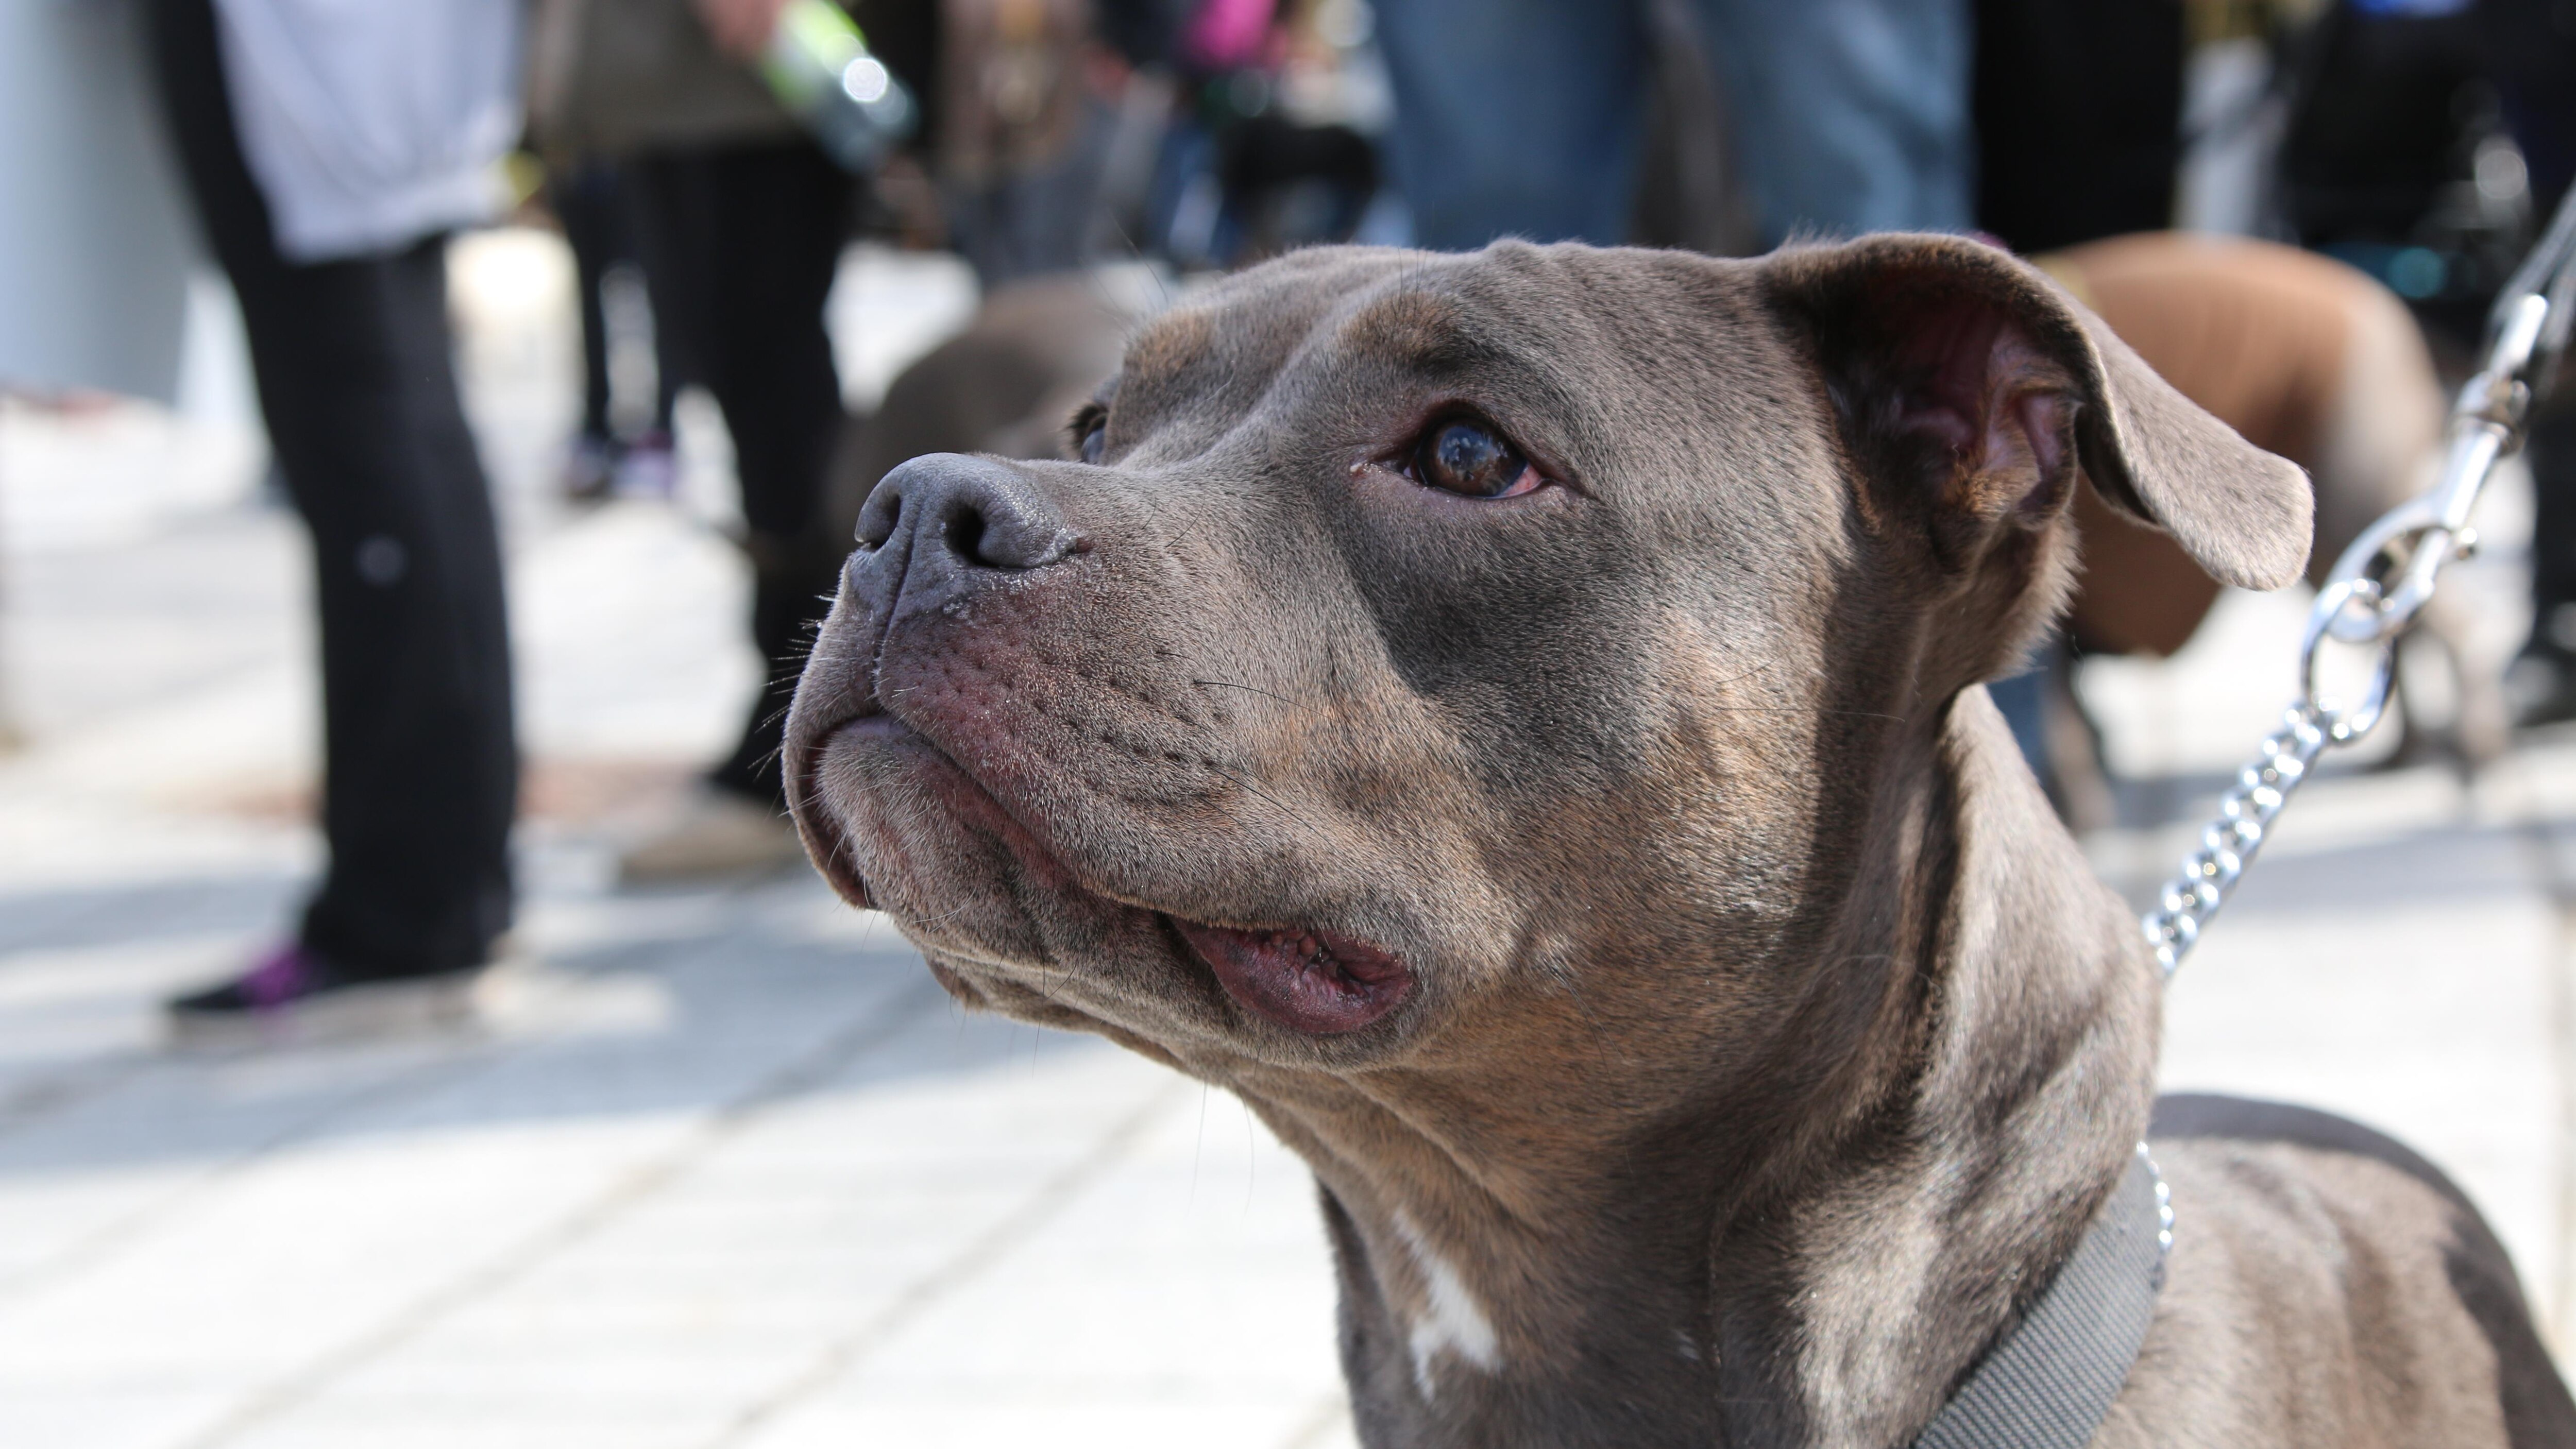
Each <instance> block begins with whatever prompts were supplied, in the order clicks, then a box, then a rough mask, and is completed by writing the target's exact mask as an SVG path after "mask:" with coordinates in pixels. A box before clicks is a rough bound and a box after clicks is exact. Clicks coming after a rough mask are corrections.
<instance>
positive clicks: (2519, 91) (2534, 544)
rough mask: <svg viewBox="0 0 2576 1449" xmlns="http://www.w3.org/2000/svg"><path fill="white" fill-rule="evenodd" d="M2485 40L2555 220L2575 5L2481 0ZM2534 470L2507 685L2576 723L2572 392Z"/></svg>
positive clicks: (2533, 705) (2526, 712)
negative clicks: (2526, 625) (2522, 602)
mask: <svg viewBox="0 0 2576 1449" xmlns="http://www.w3.org/2000/svg"><path fill="white" fill-rule="evenodd" d="M2480 20H2481V39H2482V40H2483V42H2484V45H2485V53H2486V56H2487V62H2488V67H2489V74H2490V75H2492V76H2493V77H2494V79H2495V83H2496V87H2497V90H2498V93H2499V94H2498V100H2499V102H2500V106H2499V110H2500V112H2501V114H2502V116H2503V119H2504V122H2505V125H2506V127H2507V129H2508V130H2509V132H2510V133H2511V135H2512V136H2513V139H2514V142H2515V148H2516V150H2517V152H2518V153H2519V156H2520V159H2521V161H2522V163H2523V179H2524V183H2525V185H2526V187H2527V188H2528V191H2529V195H2530V200H2531V210H2532V214H2533V216H2534V217H2536V218H2538V219H2540V220H2541V221H2543V222H2544V223H2545V222H2546V220H2547V219H2548V218H2549V217H2551V216H2553V215H2555V214H2556V213H2557V210H2558V207H2559V205H2560V203H2561V201H2562V199H2563V198H2564V197H2565V196H2566V195H2567V192H2568V187H2569V185H2570V182H2571V180H2576V5H2567V4H2561V3H2556V0H2485V3H2484V4H2483V5H2481V7H2480ZM2524 457H2525V459H2526V461H2527V462H2528V463H2529V465H2530V468H2531V481H2532V493H2533V503H2534V512H2533V516H2532V520H2531V535H2532V537H2531V632H2530V635H2529V637H2528V639H2527V640H2526V641H2525V642H2524V644H2523V646H2522V650H2521V652H2520V654H2519V656H2518V657H2517V658H2516V659H2515V661H2514V664H2513V668H2512V672H2511V674H2510V675H2509V676H2508V680H2507V683H2508V685H2509V686H2510V688H2511V690H2512V692H2513V695H2514V706H2515V713H2516V721H2517V723H2521V724H2525V725H2543V724H2557V723H2561V722H2564V721H2566V720H2571V719H2576V386H2570V385H2569V383H2568V380H2567V378H2566V375H2565V369H2564V368H2562V369H2561V372H2560V377H2559V379H2558V385H2557V386H2556V387H2555V388H2554V389H2550V390H2548V391H2547V392H2545V393H2544V394H2543V395H2542V396H2541V397H2540V398H2538V399H2536V400H2535V405H2534V409H2533V415H2532V423H2531V436H2530V440H2529V443H2528V445H2527V447H2526V450H2525V454H2524Z"/></svg>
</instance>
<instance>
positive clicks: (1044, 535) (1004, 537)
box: [859, 453, 1076, 569]
mask: <svg viewBox="0 0 2576 1449" xmlns="http://www.w3.org/2000/svg"><path fill="white" fill-rule="evenodd" d="M906 535H909V536H908V537H907V536H906ZM859 542H860V543H862V544H865V545H867V546H868V547H869V548H872V549H877V550H880V551H883V550H885V548H886V545H887V544H888V543H890V542H895V543H906V544H909V545H910V546H909V547H907V548H899V549H896V550H894V551H893V553H894V556H895V557H898V558H901V559H903V560H904V561H905V563H906V564H907V565H908V566H910V567H915V568H918V567H921V566H923V565H928V564H932V563H934V562H937V563H945V564H948V565H950V566H952V567H954V566H956V565H960V564H962V565H965V566H967V567H970V568H987V569H1034V568H1043V567H1045V566H1046V565H1048V564H1051V563H1054V562H1056V561H1057V560H1058V559H1061V558H1063V557H1064V556H1065V555H1067V554H1069V553H1071V552H1072V551H1073V547H1074V544H1075V542H1076V539H1075V536H1074V532H1073V530H1072V529H1071V528H1068V527H1066V526H1065V521H1064V515H1063V513H1061V512H1060V511H1058V510H1057V508H1056V506H1055V503H1054V501H1053V500H1051V499H1049V498H1048V497H1047V496H1046V495H1045V494H1044V493H1042V492H1040V491H1039V490H1038V488H1037V487H1036V485H1034V484H1032V483H1031V482H1029V480H1028V479H1026V478H1023V477H1021V476H1020V473H1019V470H1017V469H1015V468H1013V467H1011V466H1010V465H1009V464H1007V463H1001V462H996V461H994V460H993V459H990V458H969V457H966V456H965V455H963V454H960V453H928V454H924V455H923V456H921V457H918V458H915V459H913V460H912V461H910V462H908V463H905V464H904V465H903V466H901V467H899V468H897V469H895V470H894V471H893V472H891V473H888V474H887V475H885V477H883V478H881V479H879V480H878V481H877V486H876V489H875V491H873V492H871V493H870V494H868V501H867V503H866V505H865V506H864V507H862V508H861V509H860V510H859Z"/></svg>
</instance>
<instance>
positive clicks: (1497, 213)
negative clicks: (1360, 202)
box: [1376, 0, 1646, 251]
mask: <svg viewBox="0 0 2576 1449" xmlns="http://www.w3.org/2000/svg"><path fill="white" fill-rule="evenodd" d="M1376 14H1377V35H1378V44H1379V46H1380V48H1381V49H1382V50H1383V51H1384V53H1385V55H1386V66H1387V75H1388V78H1389V79H1390V80H1391V81H1392V82H1393V84H1394V87H1395V105H1396V124H1395V126H1394V128H1393V130H1392V131H1391V132H1389V134H1388V139H1387V146H1388V150H1389V152H1390V157H1389V159H1390V160H1391V161H1392V163H1393V165H1394V171H1395V181H1396V185H1397V187H1398V189H1399V190H1400V191H1401V192H1402V193H1403V195H1404V199H1405V204H1406V206H1407V207H1408V208H1410V210H1411V211H1412V213H1413V234H1414V241H1415V244H1416V245H1418V246H1423V247H1428V248H1431V249H1433V250H1435V251H1465V250H1470V249H1472V248H1475V247H1480V246H1483V245H1484V244H1485V243H1487V242H1489V241H1492V240H1493V239H1494V238H1496V237H1498V236H1520V237H1527V238H1529V239H1530V240H1532V241H1588V242H1597V243H1600V244H1602V245H1605V246H1615V245H1617V244H1618V243H1620V242H1622V241H1624V240H1626V238H1627V230H1628V213H1629V203H1630V201H1631V199H1632V198H1631V195H1630V193H1631V192H1633V191H1634V190H1635V189H1636V181H1637V156H1638V149H1639V144H1640V141H1641V134H1640V127H1641V125H1642V122H1643V118H1644V113H1645V93H1646V85H1645V81H1644V76H1645V73H1646V49H1645V44H1646V42H1645V34H1644V28H1643V26H1642V25H1641V24H1640V23H1639V16H1638V13H1637V10H1636V8H1635V6H1634V5H1633V4H1631V3H1627V0H1606V3H1601V4H1597V5H1596V4H1584V5H1573V4H1566V3H1563V0H1379V3H1378V6H1377V11H1376Z"/></svg>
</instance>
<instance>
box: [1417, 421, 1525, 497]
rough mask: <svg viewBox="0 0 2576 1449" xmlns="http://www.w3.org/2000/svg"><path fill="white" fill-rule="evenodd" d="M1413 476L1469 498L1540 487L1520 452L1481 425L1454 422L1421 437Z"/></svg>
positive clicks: (1520, 491)
mask: <svg viewBox="0 0 2576 1449" xmlns="http://www.w3.org/2000/svg"><path fill="white" fill-rule="evenodd" d="M1413 468H1414V476H1415V477H1416V478H1417V479H1419V480H1420V481H1422V482H1424V483H1428V484H1430V485H1431V486H1432V487H1434V488H1439V489H1444V490H1446V491H1448V492H1451V493H1456V494H1461V495H1463V496H1465V497H1468V498H1516V497H1518V496H1520V495H1521V494H1523V493H1527V492H1530V491H1531V490H1533V489H1535V488H1537V487H1538V485H1539V482H1540V479H1539V476H1538V470H1537V469H1536V468H1533V467H1531V466H1530V463H1529V459H1527V458H1524V457H1522V456H1521V450H1520V449H1518V448H1515V447H1513V446H1512V445H1511V444H1510V443H1507V442H1505V441H1503V439H1502V438H1501V436H1500V435H1498V434H1496V433H1495V432H1494V430H1493V429H1492V428H1489V427H1487V426H1485V425H1484V424H1483V423H1480V422H1476V421H1474V420H1472V419H1468V418H1458V419H1454V420H1452V421H1450V422H1446V423H1441V424H1439V425H1437V426H1435V427H1434V428H1432V429H1431V431H1429V432H1428V433H1425V434H1423V437H1422V444H1421V448H1420V450H1419V451H1418V452H1417V453H1416V454H1415V455H1414V460H1413Z"/></svg>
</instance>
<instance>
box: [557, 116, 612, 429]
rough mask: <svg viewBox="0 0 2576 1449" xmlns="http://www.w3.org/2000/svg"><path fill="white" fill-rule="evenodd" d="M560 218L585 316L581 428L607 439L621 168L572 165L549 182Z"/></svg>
mask: <svg viewBox="0 0 2576 1449" xmlns="http://www.w3.org/2000/svg"><path fill="white" fill-rule="evenodd" d="M546 190H547V200H548V201H549V202H550V203H552V206H553V210H554V214H555V220H556V222H557V223H558V224H560V225H561V226H562V227H563V235H564V245H565V246H566V247H567V248H569V249H570V250H571V252H572V271H573V296H574V299H575V302H576V304H577V310H578V311H579V313H580V317H581V373H582V376H581V431H582V436H583V437H585V438H593V439H597V440H600V441H602V442H605V441H607V440H608V439H609V438H610V436H611V434H612V429H611V428H610V426H609V418H608V400H609V398H608V392H609V390H608V317H607V313H606V309H605V308H604V307H602V305H601V302H600V286H601V284H602V283H604V282H605V281H606V280H607V278H608V269H609V268H610V267H611V266H613V265H615V264H616V263H617V261H618V242H619V241H620V240H621V238H620V237H619V235H618V211H619V208H620V207H621V206H623V204H624V203H623V202H622V201H620V200H619V198H618V195H617V181H616V173H615V171H613V170H612V169H610V167H609V166H608V165H607V164H606V163H604V162H595V161H594V162H585V163H582V164H580V165H576V166H573V167H571V168H569V169H568V170H566V171H565V173H564V174H563V175H562V176H561V177H559V178H557V179H555V180H554V181H552V182H550V183H549V184H548V185H547V188H546Z"/></svg>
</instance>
